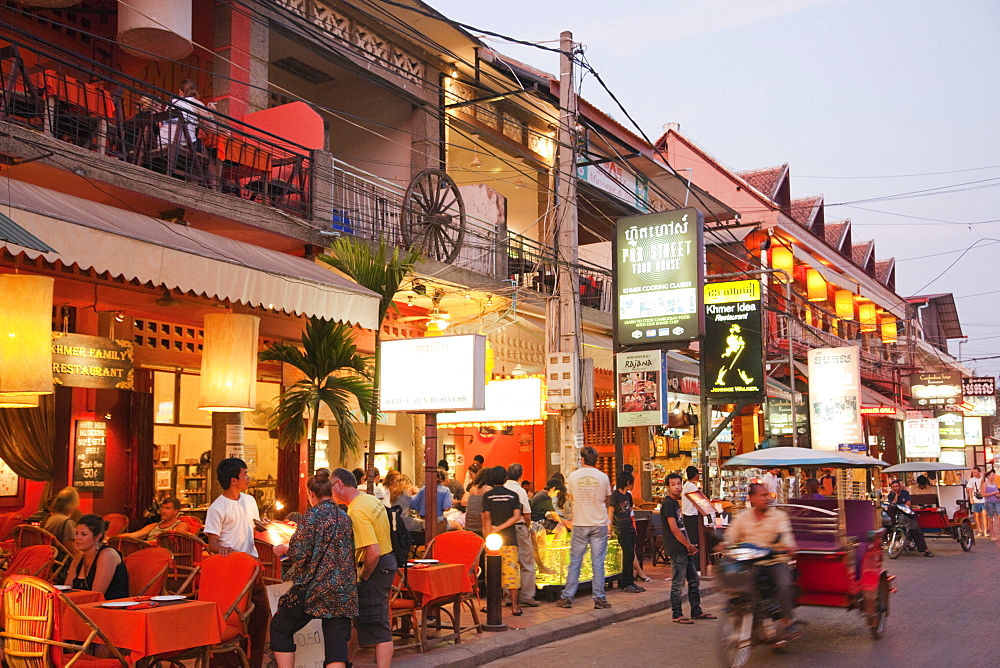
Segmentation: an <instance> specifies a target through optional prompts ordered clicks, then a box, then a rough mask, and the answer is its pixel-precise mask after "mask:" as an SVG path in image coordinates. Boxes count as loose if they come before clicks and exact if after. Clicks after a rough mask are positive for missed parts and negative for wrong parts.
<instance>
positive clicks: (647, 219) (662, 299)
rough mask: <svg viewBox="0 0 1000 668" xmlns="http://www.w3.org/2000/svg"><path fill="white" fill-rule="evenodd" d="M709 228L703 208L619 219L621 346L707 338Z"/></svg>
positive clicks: (618, 321)
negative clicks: (705, 234) (705, 230)
mask: <svg viewBox="0 0 1000 668" xmlns="http://www.w3.org/2000/svg"><path fill="white" fill-rule="evenodd" d="M703 225H704V218H703V216H702V214H701V213H700V212H698V210H697V209H678V210H676V211H663V212H659V213H649V214H645V215H642V216H628V217H626V218H619V219H618V223H617V227H616V233H615V250H614V252H615V261H614V271H615V277H616V282H617V286H618V295H617V302H616V303H617V309H616V311H617V315H616V319H615V330H616V332H617V335H616V336H617V339H618V341H619V343H621V344H623V345H636V344H646V343H669V342H675V341H693V340H694V339H697V338H698V337H699V336H701V333H702V332H701V329H702V327H701V320H702V319H701V286H702V284H703V283H704V276H705V273H704V263H703V261H702V256H703V255H704V250H703V245H702V227H703Z"/></svg>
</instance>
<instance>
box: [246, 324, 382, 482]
mask: <svg viewBox="0 0 1000 668" xmlns="http://www.w3.org/2000/svg"><path fill="white" fill-rule="evenodd" d="M352 330H353V328H352V327H351V326H350V325H347V324H344V323H340V322H333V321H330V320H322V319H320V318H315V317H313V318H309V321H308V322H306V330H305V332H304V333H303V335H302V349H299V348H298V347H297V346H294V345H292V344H291V343H288V342H287V341H279V342H277V343H272V344H270V345H268V347H267V348H266V349H264V350H263V351H262V352H261V353H260V359H261V361H267V362H284V363H285V364H289V365H291V366H293V367H295V368H296V369H298V370H299V371H301V372H302V373H303V374H304V375H305V378H304V379H302V380H300V381H298V382H297V383H295V384H294V385H292V386H291V387H290V388H288V389H287V390H285V391H284V392H282V393H281V396H280V397H278V407H277V409H276V410H275V411H274V415H272V416H271V424H270V425H269V426H270V428H271V429H280V436H279V437H278V446H279V447H283V448H288V447H295V446H297V445H298V444H299V443H301V442H302V439H304V438H305V437H306V419H307V418H311V419H312V422H311V426H312V429H311V431H310V433H309V460H308V461H309V464H308V466H309V470H312V467H313V466H315V462H316V432H317V430H318V429H319V420H317V416H318V415H319V408H320V404H321V403H323V404H326V405H327V407H329V409H330V411H331V412H332V413H333V417H334V418H336V420H337V425H338V429H339V432H340V459H341V461H343V460H344V455H345V454H347V453H351V454H356V453H357V450H358V434H357V432H355V430H354V424H353V421H354V417H353V416H352V415H351V397H352V396H353V397H356V398H357V400H358V405H359V406H360V408H361V415H362V419H367V417H368V407H369V406H370V405H371V398H372V389H371V382H370V381H369V380H368V376H369V370H368V365H367V361H366V359H365V357H364V356H363V355H360V354H358V347H357V346H356V345H355V343H354V335H353V331H352Z"/></svg>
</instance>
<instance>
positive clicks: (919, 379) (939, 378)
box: [910, 371, 962, 408]
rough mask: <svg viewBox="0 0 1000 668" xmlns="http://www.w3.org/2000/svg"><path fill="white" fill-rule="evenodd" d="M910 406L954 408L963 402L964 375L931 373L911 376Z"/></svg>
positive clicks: (941, 372)
mask: <svg viewBox="0 0 1000 668" xmlns="http://www.w3.org/2000/svg"><path fill="white" fill-rule="evenodd" d="M910 395H911V396H910V405H911V406H913V407H914V408H932V407H935V406H937V407H942V406H952V405H954V404H957V403H961V401H962V374H960V373H958V372H957V371H929V372H924V373H911V374H910Z"/></svg>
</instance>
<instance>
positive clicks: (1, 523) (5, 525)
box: [0, 513, 24, 541]
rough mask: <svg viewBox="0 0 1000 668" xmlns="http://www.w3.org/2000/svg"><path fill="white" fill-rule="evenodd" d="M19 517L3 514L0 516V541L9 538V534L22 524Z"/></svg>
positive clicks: (12, 514) (14, 514) (13, 514)
mask: <svg viewBox="0 0 1000 668" xmlns="http://www.w3.org/2000/svg"><path fill="white" fill-rule="evenodd" d="M23 521H24V520H22V519H21V516H20V515H18V514H16V513H4V514H3V515H0V541H4V540H7V539H8V538H10V534H11V532H12V531H13V530H14V527H16V526H17V525H18V524H20V523H21V522H23Z"/></svg>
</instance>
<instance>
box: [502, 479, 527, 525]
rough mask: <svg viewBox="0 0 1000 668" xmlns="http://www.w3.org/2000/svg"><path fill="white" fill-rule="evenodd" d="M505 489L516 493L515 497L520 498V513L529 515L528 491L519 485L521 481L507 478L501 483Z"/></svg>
mask: <svg viewBox="0 0 1000 668" xmlns="http://www.w3.org/2000/svg"><path fill="white" fill-rule="evenodd" d="M503 486H504V488H505V489H509V490H510V491H512V492H514V493H515V494H517V498H518V499H520V500H521V513H522V514H523V515H524V516H525V517H531V504H530V503H529V502H528V501H529V499H528V493H527V492H526V491H525V490H524V488H523V487H521V483H519V482H518V481H516V480H508V481H507V482H505V483H504V484H503Z"/></svg>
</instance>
